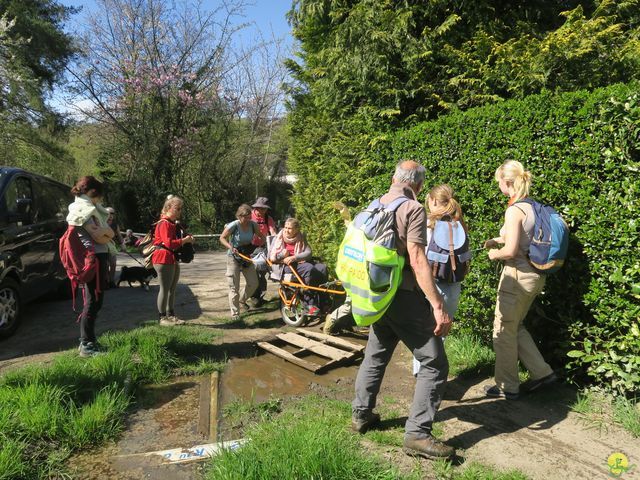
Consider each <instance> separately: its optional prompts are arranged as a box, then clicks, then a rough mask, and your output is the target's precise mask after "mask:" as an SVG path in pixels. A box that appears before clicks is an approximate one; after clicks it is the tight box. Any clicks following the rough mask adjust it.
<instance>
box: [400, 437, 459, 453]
mask: <svg viewBox="0 0 640 480" xmlns="http://www.w3.org/2000/svg"><path fill="white" fill-rule="evenodd" d="M402 451H403V452H404V453H406V454H407V455H409V456H410V457H424V458H449V457H452V456H453V455H455V453H456V451H455V449H454V448H453V447H450V446H449V445H445V444H444V443H442V442H441V441H439V440H436V439H435V438H433V437H431V436H429V437H427V438H415V437H413V436H408V437H404V445H403V447H402Z"/></svg>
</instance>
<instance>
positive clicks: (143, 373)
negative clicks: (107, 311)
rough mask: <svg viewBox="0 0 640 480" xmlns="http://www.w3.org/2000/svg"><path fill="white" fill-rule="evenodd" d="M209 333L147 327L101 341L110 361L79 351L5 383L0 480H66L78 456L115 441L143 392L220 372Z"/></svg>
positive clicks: (0, 397)
mask: <svg viewBox="0 0 640 480" xmlns="http://www.w3.org/2000/svg"><path fill="white" fill-rule="evenodd" d="M216 336H217V334H216V333H214V332H212V331H211V330H210V329H207V328H202V329H201V328H192V327H185V328H162V327H158V326H150V327H144V328H140V329H136V330H132V331H129V332H118V333H110V334H106V335H103V336H102V337H100V339H99V342H100V343H101V344H102V345H103V346H104V347H105V349H106V352H107V353H105V354H104V355H100V356H97V357H93V358H90V359H83V358H79V357H78V355H77V353H76V352H75V350H74V351H73V352H67V353H63V354H60V355H59V356H57V357H56V358H55V359H54V361H53V362H52V364H51V365H48V366H44V367H43V366H39V365H32V366H28V367H25V368H22V369H20V370H15V371H12V372H9V373H7V374H6V375H5V376H4V377H2V378H1V379H0V480H5V479H12V480H13V479H33V478H49V477H55V478H59V477H60V476H64V472H65V461H66V459H67V458H68V457H69V456H70V455H71V454H72V453H73V452H74V451H76V450H80V449H86V448H90V447H93V446H96V445H100V444H102V443H104V442H105V441H106V440H109V439H113V438H115V437H116V436H117V435H118V434H119V433H120V432H121V431H122V428H123V426H124V418H125V416H126V413H127V409H128V408H129V407H130V405H131V402H132V400H133V399H134V398H135V396H136V393H137V391H138V389H139V388H141V387H143V386H144V385H145V384H149V383H161V382H164V381H166V380H167V379H168V378H170V377H171V376H172V375H176V374H184V373H185V372H202V371H211V370H213V369H220V368H221V367H222V362H221V359H222V360H224V351H223V350H220V347H215V346H213V345H212V340H213V339H214V338H215V337H216Z"/></svg>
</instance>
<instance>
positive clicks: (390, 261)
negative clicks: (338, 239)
mask: <svg viewBox="0 0 640 480" xmlns="http://www.w3.org/2000/svg"><path fill="white" fill-rule="evenodd" d="M406 200H408V199H407V198H406V197H400V198H399V199H397V200H394V201H393V202H391V204H390V205H389V206H388V207H386V208H385V207H384V205H382V204H380V202H379V200H376V201H375V202H374V203H372V204H371V205H370V206H369V208H368V209H367V210H365V211H364V212H361V213H360V214H358V216H356V218H354V220H353V221H352V222H351V223H350V224H349V226H348V227H347V232H346V234H345V236H344V238H343V240H342V243H341V244H340V250H339V251H338V259H337V263H336V274H337V276H338V278H339V279H340V281H341V282H342V285H343V286H344V288H345V290H346V291H347V293H348V294H349V296H350V297H351V308H352V314H353V318H354V319H355V322H356V324H357V325H359V326H367V325H371V324H372V323H374V322H376V321H378V320H379V319H380V318H381V317H382V316H383V315H384V313H385V312H386V311H387V309H388V308H389V305H391V302H392V301H393V298H394V296H395V294H396V291H397V290H398V287H399V286H400V283H401V282H402V269H403V268H404V264H405V259H404V257H403V256H402V255H398V252H397V251H396V249H395V233H394V232H393V225H395V217H394V220H393V223H392V225H389V224H388V223H387V229H388V230H389V229H390V230H391V231H387V232H386V233H387V235H381V236H382V237H385V238H386V239H387V240H389V239H391V243H392V245H391V248H389V247H388V246H385V245H383V244H380V243H376V241H375V239H373V238H372V239H370V238H369V237H368V236H367V233H370V232H366V230H367V226H368V225H369V224H370V223H371V222H370V220H371V218H372V216H373V215H375V214H376V212H381V211H383V210H384V211H385V212H386V214H387V215H388V214H390V215H395V210H396V209H397V208H398V207H399V206H400V205H401V204H402V203H404V202H405V201H406ZM361 216H362V217H361ZM359 217H360V218H359ZM364 217H366V218H364ZM363 218H364V220H363ZM378 233H380V232H378ZM382 233H384V232H382ZM389 234H390V235H389Z"/></svg>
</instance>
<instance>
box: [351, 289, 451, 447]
mask: <svg viewBox="0 0 640 480" xmlns="http://www.w3.org/2000/svg"><path fill="white" fill-rule="evenodd" d="M434 328H435V320H434V318H433V314H432V312H431V306H430V305H429V302H428V301H427V299H426V298H425V297H424V295H423V294H422V293H418V292H416V291H409V290H398V293H397V294H396V296H395V298H394V299H393V302H392V303H391V306H390V307H389V310H387V312H386V313H385V314H384V316H383V317H382V318H381V319H380V320H379V321H378V322H376V323H374V324H373V325H372V326H371V328H370V330H369V340H368V341H367V347H366V349H365V353H364V359H363V360H362V365H360V369H359V370H358V376H357V377H356V396H355V399H354V400H353V403H352V409H353V411H354V413H355V412H358V411H364V410H371V409H373V408H374V407H375V406H376V397H377V395H378V392H379V391H380V385H381V384H382V378H383V377H384V372H385V370H386V368H387V365H388V364H389V361H390V360H391V356H392V355H393V352H394V350H395V348H396V345H397V344H398V341H400V340H401V341H402V343H404V344H405V345H406V346H407V347H408V348H409V350H410V351H411V353H413V356H414V357H415V358H416V359H417V360H418V361H419V362H420V370H419V371H418V374H417V376H416V388H415V392H414V396H413V404H412V405H411V411H410V412H409V417H408V418H407V422H406V424H405V434H406V435H410V436H412V437H414V438H426V437H428V436H430V435H431V427H432V425H433V419H434V417H435V414H436V412H437V411H438V408H439V407H440V402H441V401H442V395H443V394H444V388H445V385H446V383H447V374H448V373H449V361H448V360H447V354H446V353H445V350H444V342H443V341H442V338H441V337H436V336H435V335H434V334H433V329H434ZM407 375H409V373H408V372H407Z"/></svg>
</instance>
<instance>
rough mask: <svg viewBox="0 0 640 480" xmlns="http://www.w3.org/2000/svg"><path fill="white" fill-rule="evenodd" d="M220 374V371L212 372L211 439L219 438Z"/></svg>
mask: <svg viewBox="0 0 640 480" xmlns="http://www.w3.org/2000/svg"><path fill="white" fill-rule="evenodd" d="M219 381H220V375H219V373H218V372H212V373H211V397H210V398H211V406H210V408H209V412H210V413H209V439H210V440H213V441H217V440H218V391H219V390H218V383H219Z"/></svg>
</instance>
